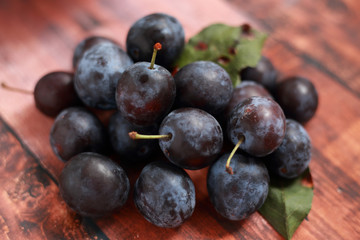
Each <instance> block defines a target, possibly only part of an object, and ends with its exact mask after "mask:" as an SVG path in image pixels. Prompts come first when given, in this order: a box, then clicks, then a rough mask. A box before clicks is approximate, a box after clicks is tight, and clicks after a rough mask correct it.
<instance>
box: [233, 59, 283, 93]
mask: <svg viewBox="0 0 360 240" xmlns="http://www.w3.org/2000/svg"><path fill="white" fill-rule="evenodd" d="M240 76H241V80H242V81H248V80H250V81H255V82H257V83H259V84H261V85H263V86H264V87H265V88H266V89H267V90H268V91H270V92H273V91H274V89H275V85H276V79H277V76H278V72H277V70H276V69H275V68H274V65H273V64H272V63H271V61H270V59H269V58H267V57H265V56H262V57H261V59H260V61H259V62H258V64H257V65H256V67H246V68H244V69H243V70H241V72H240Z"/></svg>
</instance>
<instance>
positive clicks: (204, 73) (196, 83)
mask: <svg viewBox="0 0 360 240" xmlns="http://www.w3.org/2000/svg"><path fill="white" fill-rule="evenodd" d="M174 79H175V83H176V92H177V93H176V105H177V106H178V107H194V108H200V109H203V110H205V111H207V112H208V113H210V114H213V115H214V114H218V113H220V112H222V111H223V110H224V109H225V107H226V105H227V104H228V103H229V101H230V98H231V95H232V91H233V86H232V82H231V79H230V76H229V74H228V73H227V72H226V71H225V69H223V68H222V67H221V66H219V65H218V64H216V63H213V62H210V61H196V62H193V63H190V64H188V65H186V66H184V67H183V68H181V69H180V70H179V72H177V73H176V75H175V77H174Z"/></svg>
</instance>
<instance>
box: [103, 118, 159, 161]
mask: <svg viewBox="0 0 360 240" xmlns="http://www.w3.org/2000/svg"><path fill="white" fill-rule="evenodd" d="M158 130H159V126H158V125H152V126H146V127H140V126H136V125H133V124H131V123H130V122H129V121H127V120H126V119H125V118H123V117H122V116H121V114H120V112H115V113H114V114H113V115H112V116H111V118H110V121H109V126H108V133H109V137H110V143H111V146H112V148H113V149H114V150H115V152H116V153H117V154H118V155H119V156H121V160H122V161H124V162H125V161H126V162H127V163H137V162H140V161H142V160H146V159H147V158H148V157H149V156H150V155H151V154H152V153H153V152H154V150H155V149H156V148H157V146H156V145H157V144H156V141H153V140H142V141H134V140H133V139H131V138H130V137H129V132H131V131H137V132H141V133H144V134H157V133H158Z"/></svg>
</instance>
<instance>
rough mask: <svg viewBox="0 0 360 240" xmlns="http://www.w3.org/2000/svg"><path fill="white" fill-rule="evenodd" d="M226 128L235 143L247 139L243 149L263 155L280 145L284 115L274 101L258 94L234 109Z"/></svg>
mask: <svg viewBox="0 0 360 240" xmlns="http://www.w3.org/2000/svg"><path fill="white" fill-rule="evenodd" d="M227 128H228V136H229V138H230V140H231V141H232V143H233V144H235V145H236V144H237V143H238V142H239V140H240V139H244V140H243V142H242V143H241V145H240V148H241V149H242V150H244V151H245V152H247V153H249V154H250V155H253V156H256V157H262V156H265V155H267V154H270V153H272V152H273V151H274V150H275V149H276V148H277V147H279V146H280V144H281V142H282V140H283V138H284V135H285V128H286V121H285V115H284V113H283V111H282V109H281V107H280V106H279V104H277V103H276V102H275V101H274V100H272V99H270V98H266V97H259V96H255V97H251V98H248V99H246V100H244V101H243V102H242V103H241V104H239V105H237V106H236V107H235V108H234V110H233V111H232V113H231V116H230V118H229V122H228V126H227Z"/></svg>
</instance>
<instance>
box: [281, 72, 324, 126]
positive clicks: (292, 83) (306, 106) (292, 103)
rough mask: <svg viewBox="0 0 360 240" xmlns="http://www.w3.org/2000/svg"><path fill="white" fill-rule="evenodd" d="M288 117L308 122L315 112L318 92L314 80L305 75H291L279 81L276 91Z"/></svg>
mask: <svg viewBox="0 0 360 240" xmlns="http://www.w3.org/2000/svg"><path fill="white" fill-rule="evenodd" d="M275 98H276V101H277V102H278V103H279V104H280V106H281V107H282V109H283V110H284V113H285V115H286V117H287V118H291V119H294V120H296V121H298V122H300V123H306V122H307V121H309V120H310V119H311V118H312V117H313V116H314V114H315V112H316V109H317V106H318V93H317V91H316V88H315V86H314V85H313V84H312V82H311V81H310V80H309V79H307V78H303V77H289V78H286V79H284V80H283V81H281V82H280V83H278V85H277V86H276V93H275Z"/></svg>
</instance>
